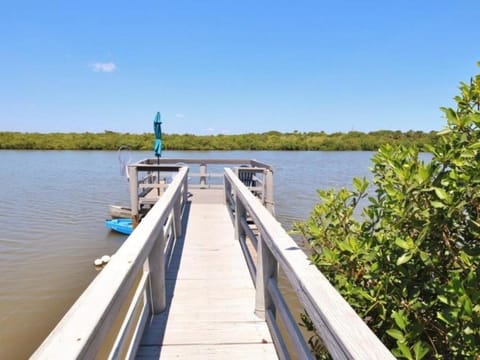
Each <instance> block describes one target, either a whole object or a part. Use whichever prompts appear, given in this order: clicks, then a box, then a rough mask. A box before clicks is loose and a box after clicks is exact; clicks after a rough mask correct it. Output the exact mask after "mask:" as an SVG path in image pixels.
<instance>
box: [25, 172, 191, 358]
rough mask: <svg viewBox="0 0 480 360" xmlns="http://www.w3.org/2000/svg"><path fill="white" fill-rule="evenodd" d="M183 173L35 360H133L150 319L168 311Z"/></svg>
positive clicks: (182, 200) (182, 202) (179, 226)
mask: <svg viewBox="0 0 480 360" xmlns="http://www.w3.org/2000/svg"><path fill="white" fill-rule="evenodd" d="M187 180H188V168H186V167H181V168H179V169H178V174H177V176H175V177H174V178H173V181H172V183H171V184H170V186H169V187H168V188H167V189H166V191H165V193H164V194H163V195H162V197H161V198H160V199H159V200H158V202H157V203H156V204H155V205H154V207H153V208H152V209H151V210H150V212H149V213H148V214H147V215H146V216H145V218H144V219H143V220H142V222H141V223H140V224H139V225H138V227H137V228H136V229H135V231H134V232H133V233H132V234H131V235H130V236H129V237H128V239H127V240H126V241H125V243H124V244H123V245H122V246H121V247H120V249H119V250H118V251H117V252H116V253H115V255H113V256H112V258H111V260H110V262H109V263H108V264H107V265H106V266H105V268H104V269H103V270H102V271H101V272H100V273H99V274H98V275H97V277H96V278H95V279H94V280H93V282H92V283H91V284H90V285H89V286H88V288H87V289H86V290H85V291H84V292H83V294H82V295H81V296H80V298H78V300H77V301H76V302H75V304H74V305H73V306H72V307H71V308H70V310H69V311H68V312H67V314H66V315H65V316H64V317H63V319H62V320H61V321H60V322H59V323H58V325H57V326H56V327H55V329H54V330H53V331H52V332H51V333H50V335H49V336H48V337H47V338H46V339H45V341H44V342H43V343H42V345H41V346H40V347H39V348H38V349H37V350H36V352H35V353H34V354H33V355H32V359H94V358H101V359H130V358H132V357H133V356H134V355H135V351H136V349H137V346H138V342H139V341H140V338H141V335H142V333H143V330H144V328H145V325H146V323H147V320H148V318H149V317H150V315H151V314H152V313H153V314H158V313H160V312H162V311H163V310H164V309H165V306H166V291H165V264H166V260H167V259H168V256H169V253H170V251H171V249H172V247H173V244H174V242H175V241H176V239H177V238H178V237H179V236H181V232H182V216H183V209H184V206H185V204H186V201H187V196H188V195H187V194H188V182H187Z"/></svg>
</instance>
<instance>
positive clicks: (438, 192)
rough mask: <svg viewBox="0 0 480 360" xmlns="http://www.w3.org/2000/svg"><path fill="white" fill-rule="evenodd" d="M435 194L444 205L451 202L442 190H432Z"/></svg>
mask: <svg viewBox="0 0 480 360" xmlns="http://www.w3.org/2000/svg"><path fill="white" fill-rule="evenodd" d="M434 190H435V194H436V195H437V196H438V198H439V199H440V200H443V201H444V202H445V203H447V204H450V203H451V202H452V198H451V197H450V195H448V193H447V192H446V191H445V190H444V189H442V188H437V187H436V188H434Z"/></svg>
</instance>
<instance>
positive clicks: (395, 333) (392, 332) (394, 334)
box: [387, 329, 405, 341]
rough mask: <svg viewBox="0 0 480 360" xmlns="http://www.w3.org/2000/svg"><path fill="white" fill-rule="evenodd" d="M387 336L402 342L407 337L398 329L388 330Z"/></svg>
mask: <svg viewBox="0 0 480 360" xmlns="http://www.w3.org/2000/svg"><path fill="white" fill-rule="evenodd" d="M387 334H388V335H390V336H391V337H392V338H394V339H396V340H400V341H403V340H405V336H404V335H403V333H402V332H401V331H400V330H398V329H388V330H387Z"/></svg>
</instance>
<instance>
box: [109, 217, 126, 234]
mask: <svg viewBox="0 0 480 360" xmlns="http://www.w3.org/2000/svg"><path fill="white" fill-rule="evenodd" d="M105 226H106V227H108V228H109V229H111V230H113V231H116V232H119V233H121V234H125V235H130V234H131V233H132V231H133V226H132V219H126V218H119V219H111V220H105Z"/></svg>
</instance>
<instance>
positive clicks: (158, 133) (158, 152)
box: [153, 111, 162, 195]
mask: <svg viewBox="0 0 480 360" xmlns="http://www.w3.org/2000/svg"><path fill="white" fill-rule="evenodd" d="M160 119H161V116H160V112H159V111H157V115H155V120H153V131H154V132H155V143H154V145H153V151H154V152H155V156H156V157H157V165H160V157H161V156H162V122H161V121H160ZM157 182H158V183H160V169H159V170H158V171H157ZM157 193H158V195H160V189H157Z"/></svg>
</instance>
